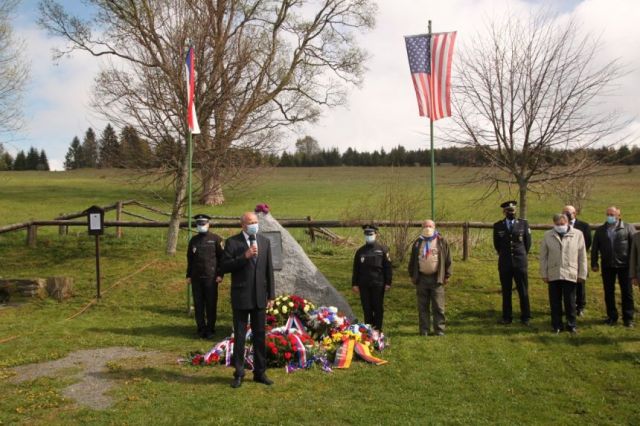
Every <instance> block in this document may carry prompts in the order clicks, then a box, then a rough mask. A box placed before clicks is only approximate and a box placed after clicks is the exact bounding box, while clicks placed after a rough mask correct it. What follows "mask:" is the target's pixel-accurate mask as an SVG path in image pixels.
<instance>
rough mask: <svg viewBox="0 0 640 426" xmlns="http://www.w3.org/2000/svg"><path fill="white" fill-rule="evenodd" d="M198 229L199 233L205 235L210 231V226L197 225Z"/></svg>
mask: <svg viewBox="0 0 640 426" xmlns="http://www.w3.org/2000/svg"><path fill="white" fill-rule="evenodd" d="M196 228H197V229H198V232H199V233H200V234H205V233H207V231H209V225H208V224H206V225H197V227H196Z"/></svg>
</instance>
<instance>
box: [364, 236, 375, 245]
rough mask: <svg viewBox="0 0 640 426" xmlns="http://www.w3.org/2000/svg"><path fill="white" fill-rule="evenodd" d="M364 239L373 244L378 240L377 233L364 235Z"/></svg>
mask: <svg viewBox="0 0 640 426" xmlns="http://www.w3.org/2000/svg"><path fill="white" fill-rule="evenodd" d="M364 241H365V242H366V243H367V244H373V243H375V242H376V236H375V235H365V236H364Z"/></svg>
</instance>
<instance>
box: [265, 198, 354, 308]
mask: <svg viewBox="0 0 640 426" xmlns="http://www.w3.org/2000/svg"><path fill="white" fill-rule="evenodd" d="M256 214H257V215H258V221H259V222H260V233H261V234H262V235H264V236H265V237H267V238H269V239H270V240H271V249H272V250H271V252H272V254H273V265H274V270H275V279H276V295H277V296H280V295H282V294H296V295H298V296H301V297H304V298H305V299H308V300H310V301H312V302H313V303H314V304H315V305H316V306H335V307H337V308H338V309H339V310H340V311H342V312H343V313H344V314H345V315H347V316H348V317H349V318H353V317H354V315H353V311H352V310H351V306H350V305H349V303H348V302H347V300H346V299H345V298H344V297H343V296H342V295H341V294H340V292H338V291H337V290H336V289H335V288H334V287H333V286H332V285H331V283H330V282H329V280H327V278H326V277H325V276H324V275H323V274H322V272H320V271H319V270H318V268H317V267H316V265H314V263H313V262H312V261H311V259H309V257H308V256H307V254H306V253H305V252H304V250H303V249H302V247H301V246H300V244H298V242H297V241H296V239H295V238H293V236H292V235H291V234H290V233H289V231H287V230H286V229H284V227H282V225H280V223H279V222H278V221H277V220H276V219H275V218H274V217H273V216H271V214H270V213H269V210H268V206H266V205H265V204H259V205H258V206H257V207H256Z"/></svg>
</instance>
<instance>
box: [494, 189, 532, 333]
mask: <svg viewBox="0 0 640 426" xmlns="http://www.w3.org/2000/svg"><path fill="white" fill-rule="evenodd" d="M516 205H517V203H516V202H515V201H506V202H504V203H502V204H501V205H500V207H502V212H503V213H504V216H505V218H504V220H500V221H498V222H496V223H494V224H493V247H494V248H495V249H496V252H497V253H498V271H499V274H500V286H501V288H502V319H501V320H500V321H499V322H500V324H511V322H512V321H513V313H512V308H511V292H512V290H511V289H512V285H513V282H515V284H516V290H517V291H518V296H519V297H520V322H521V323H522V324H524V325H529V320H530V319H531V308H530V306H529V281H528V277H527V272H528V261H527V255H528V254H529V250H530V249H531V230H530V229H529V223H528V222H527V221H526V220H524V219H517V218H516Z"/></svg>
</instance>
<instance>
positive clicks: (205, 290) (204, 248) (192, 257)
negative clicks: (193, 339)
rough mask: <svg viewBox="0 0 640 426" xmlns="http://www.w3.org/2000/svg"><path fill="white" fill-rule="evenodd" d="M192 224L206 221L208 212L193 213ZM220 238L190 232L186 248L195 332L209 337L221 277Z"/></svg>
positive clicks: (212, 325) (201, 223)
mask: <svg viewBox="0 0 640 426" xmlns="http://www.w3.org/2000/svg"><path fill="white" fill-rule="evenodd" d="M193 218H194V219H195V220H196V224H198V225H203V224H207V223H209V219H211V217H210V216H207V215H206V214H198V215H196V216H194V217H193ZM222 254H223V249H222V238H221V237H220V236H219V235H216V234H213V233H210V232H208V231H207V232H202V233H198V234H196V235H194V236H193V237H192V238H191V240H190V241H189V247H188V249H187V278H191V289H192V293H193V305H194V308H195V317H196V325H197V327H198V335H200V337H202V338H210V337H211V336H213V334H214V333H215V330H216V317H217V309H218V282H217V278H218V277H220V279H222V276H223V274H222V271H221V269H220V260H221V258H222Z"/></svg>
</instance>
